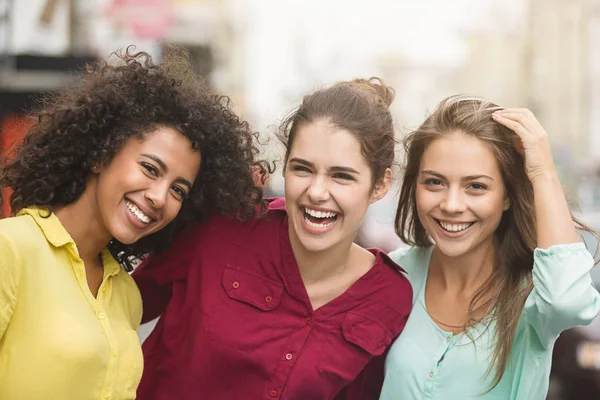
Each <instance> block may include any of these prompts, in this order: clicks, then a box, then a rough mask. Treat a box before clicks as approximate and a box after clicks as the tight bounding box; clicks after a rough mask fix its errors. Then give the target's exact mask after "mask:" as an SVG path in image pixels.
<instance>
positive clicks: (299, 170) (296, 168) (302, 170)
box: [291, 165, 310, 174]
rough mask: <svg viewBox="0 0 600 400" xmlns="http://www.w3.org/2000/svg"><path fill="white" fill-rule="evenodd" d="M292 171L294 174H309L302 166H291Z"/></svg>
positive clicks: (307, 169)
mask: <svg viewBox="0 0 600 400" xmlns="http://www.w3.org/2000/svg"><path fill="white" fill-rule="evenodd" d="M291 168H292V171H294V172H304V173H307V174H310V169H309V168H308V167H305V166H304V165H292V167H291Z"/></svg>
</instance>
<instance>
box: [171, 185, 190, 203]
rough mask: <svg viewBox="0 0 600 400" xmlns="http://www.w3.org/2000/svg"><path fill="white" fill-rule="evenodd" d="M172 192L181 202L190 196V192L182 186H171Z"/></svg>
mask: <svg viewBox="0 0 600 400" xmlns="http://www.w3.org/2000/svg"><path fill="white" fill-rule="evenodd" d="M171 190H172V191H173V192H174V193H175V194H176V195H177V197H178V198H179V199H181V200H183V199H187V198H188V196H189V194H188V192H187V191H186V190H185V189H184V188H182V187H181V186H177V185H175V186H171Z"/></svg>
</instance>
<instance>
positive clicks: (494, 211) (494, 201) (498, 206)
mask: <svg viewBox="0 0 600 400" xmlns="http://www.w3.org/2000/svg"><path fill="white" fill-rule="evenodd" d="M503 206H504V198H503V197H494V198H489V197H487V196H482V197H481V198H480V199H478V205H477V209H478V210H479V213H480V215H479V217H480V218H481V219H486V220H489V221H490V222H492V223H494V224H496V225H497V224H498V223H499V222H500V219H501V218H502V213H503Z"/></svg>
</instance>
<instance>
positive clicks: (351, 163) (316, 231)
mask: <svg viewBox="0 0 600 400" xmlns="http://www.w3.org/2000/svg"><path fill="white" fill-rule="evenodd" d="M390 175H391V171H389V170H388V173H386V180H385V183H382V184H380V185H377V186H376V187H375V189H373V184H372V183H373V182H372V172H371V170H370V168H369V165H368V164H367V161H366V160H365V158H364V157H363V155H362V153H361V147H360V142H359V141H358V140H357V139H356V138H355V137H354V136H353V135H352V134H351V133H349V132H348V131H345V130H340V129H338V128H335V127H333V126H331V125H330V124H328V123H327V122H326V121H323V120H320V121H316V122H312V123H307V124H303V125H301V126H300V127H299V128H298V130H297V132H296V135H295V137H294V141H293V145H292V147H291V149H290V152H289V155H288V160H287V163H286V168H285V171H284V178H285V199H286V209H287V213H288V216H289V232H290V240H291V241H292V243H293V244H294V243H295V244H299V245H300V246H301V247H302V248H303V249H305V250H306V251H308V252H320V251H324V250H328V249H331V248H334V247H338V246H348V247H349V246H350V245H351V243H352V242H353V240H354V238H355V236H356V232H357V231H358V229H359V227H360V225H361V223H362V221H363V219H364V217H365V213H366V211H367V208H368V206H369V205H370V204H371V203H373V202H375V201H377V200H379V199H380V198H382V197H383V196H384V195H385V193H387V190H388V187H389V178H390Z"/></svg>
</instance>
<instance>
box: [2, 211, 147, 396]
mask: <svg viewBox="0 0 600 400" xmlns="http://www.w3.org/2000/svg"><path fill="white" fill-rule="evenodd" d="M46 215H47V213H46V212H45V211H44V210H39V209H36V208H28V209H24V210H22V211H21V212H20V213H19V215H18V216H17V217H14V218H6V219H2V220H0V399H7V400H8V399H10V400H40V399H44V400H71V399H72V400H88V399H89V400H92V399H94V400H95V399H106V400H108V399H111V400H124V399H135V392H136V388H137V386H138V383H139V381H140V378H141V375H142V363H143V359H142V352H141V347H140V342H139V339H138V336H137V333H136V330H137V328H138V327H139V324H140V321H141V317H142V302H141V297H140V293H139V291H138V289H137V287H136V285H135V283H134V281H133V279H131V277H130V276H129V274H127V272H126V271H125V270H123V269H122V268H121V267H120V266H119V265H118V263H117V262H116V260H115V259H114V258H113V257H112V256H111V255H110V253H109V252H108V250H104V251H103V253H102V261H103V263H104V278H103V280H102V285H101V286H100V290H99V291H98V296H97V297H96V298H95V297H94V296H93V295H92V293H91V292H90V289H89V287H88V284H87V280H86V275H85V269H84V265H83V261H82V260H81V258H79V255H78V251H77V248H76V246H75V243H74V242H73V239H72V238H71V237H70V236H69V234H68V233H67V231H66V230H65V229H64V227H63V226H62V224H61V223H60V221H59V220H58V218H57V217H56V216H55V215H54V214H51V215H50V216H48V217H46Z"/></svg>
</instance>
